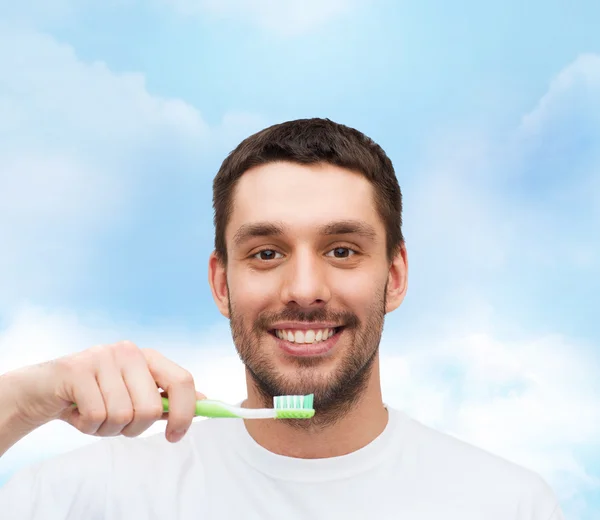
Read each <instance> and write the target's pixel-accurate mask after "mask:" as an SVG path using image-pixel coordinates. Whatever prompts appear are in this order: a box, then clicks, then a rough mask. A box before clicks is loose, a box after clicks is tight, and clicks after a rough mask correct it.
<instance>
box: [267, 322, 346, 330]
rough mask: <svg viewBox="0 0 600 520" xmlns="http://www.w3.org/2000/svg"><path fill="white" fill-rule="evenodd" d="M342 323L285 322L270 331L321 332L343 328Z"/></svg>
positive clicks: (272, 327) (274, 326)
mask: <svg viewBox="0 0 600 520" xmlns="http://www.w3.org/2000/svg"><path fill="white" fill-rule="evenodd" d="M341 326H342V325H341V324H340V323H332V322H329V323H327V322H324V321H320V322H311V323H306V322H293V321H285V322H282V323H277V324H275V325H273V326H271V327H270V330H275V329H281V330H311V329H312V330H319V329H321V330H322V329H337V328H338V327H341Z"/></svg>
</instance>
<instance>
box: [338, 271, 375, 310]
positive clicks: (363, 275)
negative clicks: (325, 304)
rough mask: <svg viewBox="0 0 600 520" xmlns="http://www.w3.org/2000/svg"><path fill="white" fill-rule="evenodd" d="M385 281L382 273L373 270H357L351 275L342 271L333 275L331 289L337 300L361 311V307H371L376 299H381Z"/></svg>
mask: <svg viewBox="0 0 600 520" xmlns="http://www.w3.org/2000/svg"><path fill="white" fill-rule="evenodd" d="M385 282H386V279H385V278H384V279H381V274H379V273H373V271H367V270H364V271H360V270H355V271H352V272H351V276H348V273H346V272H344V271H340V272H339V273H338V274H337V275H336V276H333V277H331V290H332V295H333V296H334V297H335V298H336V299H337V300H339V301H340V302H342V303H344V304H345V305H347V306H348V307H350V308H351V309H353V310H354V311H355V312H357V313H360V309H363V308H369V307H371V306H372V304H373V302H374V301H376V300H379V299H381V297H382V296H383V288H384V286H385ZM380 293H381V294H380Z"/></svg>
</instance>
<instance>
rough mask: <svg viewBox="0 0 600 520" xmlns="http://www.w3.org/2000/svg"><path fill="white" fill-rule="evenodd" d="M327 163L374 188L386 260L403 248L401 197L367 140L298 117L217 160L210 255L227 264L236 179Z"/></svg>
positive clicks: (387, 164) (379, 152) (383, 159)
mask: <svg viewBox="0 0 600 520" xmlns="http://www.w3.org/2000/svg"><path fill="white" fill-rule="evenodd" d="M279 161H286V162H292V163H296V164H318V163H328V164H333V165H335V166H339V167H342V168H347V169H349V170H352V171H355V172H357V173H359V174H362V175H364V176H365V177H366V178H367V179H368V180H369V182H370V183H371V184H372V185H373V187H374V189H375V204H376V207H377V211H378V212H379V215H380V217H381V219H382V220H383V222H384V225H385V229H386V251H387V257H388V260H389V261H390V262H391V261H392V259H393V258H394V256H395V255H396V254H397V252H398V250H399V248H400V247H401V246H402V245H403V244H404V237H403V235H402V193H401V191H400V186H399V184H398V179H397V178H396V174H395V172H394V167H393V165H392V161H391V160H390V159H389V157H388V156H387V155H386V153H385V152H384V151H383V149H382V148H381V147H380V146H379V145H378V144H377V143H375V142H374V141H373V140H372V139H370V138H369V137H367V136H366V135H364V134H363V133H361V132H359V131H358V130H356V129H354V128H350V127H348V126H345V125H342V124H339V123H335V122H333V121H331V120H329V119H320V118H313V119H298V120H295V121H287V122H285V123H280V124H276V125H273V126H270V127H268V128H265V129H264V130H261V131H259V132H257V133H255V134H253V135H251V136H250V137H248V138H246V139H244V140H243V141H242V142H241V143H240V144H239V145H238V146H237V147H236V148H235V149H234V150H233V151H232V152H231V153H230V154H229V155H228V156H227V157H226V158H225V160H224V161H223V163H222V165H221V168H220V169H219V171H218V172H217V175H216V176H215V178H214V181H213V209H214V225H215V252H216V255H217V257H218V258H219V259H220V260H221V261H222V262H223V263H224V264H226V263H227V246H226V243H225V228H226V227H227V224H228V222H229V219H230V217H231V213H232V209H233V207H232V206H233V193H234V189H235V186H236V183H237V181H238V180H239V178H240V177H241V176H242V175H243V174H244V172H246V171H248V170H249V169H251V168H253V167H255V166H260V165H262V164H267V163H272V162H279Z"/></svg>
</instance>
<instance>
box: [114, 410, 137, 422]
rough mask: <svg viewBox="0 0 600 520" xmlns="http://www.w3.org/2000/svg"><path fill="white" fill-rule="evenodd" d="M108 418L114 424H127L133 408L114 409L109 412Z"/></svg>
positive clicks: (131, 418)
mask: <svg viewBox="0 0 600 520" xmlns="http://www.w3.org/2000/svg"><path fill="white" fill-rule="evenodd" d="M109 420H110V422H111V423H114V424H129V423H130V422H131V421H132V420H133V410H131V409H128V410H127V409H125V410H115V411H114V412H111V413H110V414H109Z"/></svg>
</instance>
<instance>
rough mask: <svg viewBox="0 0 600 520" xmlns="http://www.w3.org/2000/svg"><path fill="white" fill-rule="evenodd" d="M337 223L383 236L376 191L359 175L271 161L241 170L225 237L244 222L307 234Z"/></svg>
mask: <svg viewBox="0 0 600 520" xmlns="http://www.w3.org/2000/svg"><path fill="white" fill-rule="evenodd" d="M340 220H354V221H356V220H360V221H363V222H365V223H367V224H370V225H371V226H372V227H373V228H375V230H376V231H377V232H378V233H383V232H384V228H383V224H382V222H381V220H380V218H379V215H378V213H377V210H376V207H375V198H374V190H373V186H372V185H371V183H370V182H369V181H368V180H367V179H366V178H365V177H364V176H363V175H361V174H359V173H356V172H353V171H350V170H347V169H345V168H341V167H338V166H335V165H331V164H311V165H300V164H294V163H288V162H278V163H269V164H265V165H261V166H258V167H255V168H252V169H251V170H248V171H247V172H245V173H244V174H243V175H242V176H241V178H240V179H239V181H238V183H237V185H236V188H235V190H234V193H233V211H232V214H231V218H230V222H229V225H228V226H227V237H228V241H229V239H230V238H231V237H232V236H233V235H234V234H235V233H236V230H237V229H238V228H239V227H240V226H242V225H243V224H246V223H252V222H278V223H283V224H285V226H286V227H287V228H289V229H291V230H294V231H297V232H304V231H306V232H310V231H311V230H315V229H317V228H320V227H322V226H323V225H325V224H327V223H329V222H332V221H340Z"/></svg>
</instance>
